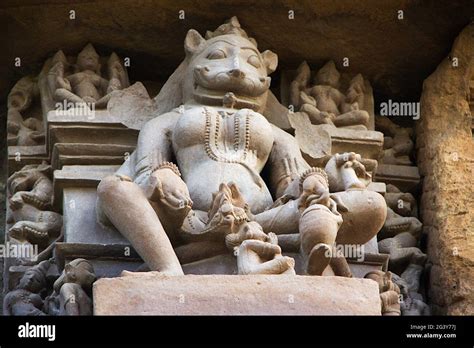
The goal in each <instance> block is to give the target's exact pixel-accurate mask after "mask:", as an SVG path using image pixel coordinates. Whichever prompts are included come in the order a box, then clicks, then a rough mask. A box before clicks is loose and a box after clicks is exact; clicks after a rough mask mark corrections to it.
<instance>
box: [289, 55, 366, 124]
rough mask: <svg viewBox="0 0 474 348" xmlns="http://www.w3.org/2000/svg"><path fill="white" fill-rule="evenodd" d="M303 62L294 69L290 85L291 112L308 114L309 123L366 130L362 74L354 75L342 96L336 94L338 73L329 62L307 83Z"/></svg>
mask: <svg viewBox="0 0 474 348" xmlns="http://www.w3.org/2000/svg"><path fill="white" fill-rule="evenodd" d="M310 79H311V70H310V68H309V66H308V64H307V63H306V62H303V63H301V65H300V66H299V67H298V69H297V73H296V77H295V79H294V80H293V81H292V83H291V85H290V103H291V105H293V107H294V108H295V111H301V112H305V113H307V114H308V116H309V117H310V119H311V121H312V123H313V124H331V125H334V126H336V127H350V128H354V129H367V128H368V125H369V119H370V115H369V113H368V112H367V111H366V110H364V94H365V93H366V92H365V86H364V79H363V77H362V75H360V74H358V75H356V76H355V77H354V78H353V79H352V80H351V81H350V83H349V87H348V89H347V91H346V92H345V93H342V92H341V91H340V87H341V86H340V73H339V72H338V71H337V69H336V65H335V64H334V62H333V61H329V62H327V63H326V64H325V65H324V66H323V67H322V68H321V69H320V70H319V71H318V72H317V74H316V76H315V78H314V80H313V81H312V82H311V81H310Z"/></svg>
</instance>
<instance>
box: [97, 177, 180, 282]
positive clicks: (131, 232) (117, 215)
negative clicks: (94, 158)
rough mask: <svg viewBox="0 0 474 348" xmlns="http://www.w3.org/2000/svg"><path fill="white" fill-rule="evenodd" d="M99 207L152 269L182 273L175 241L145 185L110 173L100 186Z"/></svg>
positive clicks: (174, 273) (98, 189)
mask: <svg viewBox="0 0 474 348" xmlns="http://www.w3.org/2000/svg"><path fill="white" fill-rule="evenodd" d="M97 193H98V203H99V206H100V207H99V209H100V210H101V212H102V213H103V214H105V215H106V216H107V218H108V219H109V220H110V222H111V223H112V224H113V225H114V226H115V227H116V228H117V229H118V230H119V231H120V233H122V234H123V235H124V236H125V237H126V238H127V239H128V240H129V241H130V243H131V244H132V246H133V247H134V248H135V250H136V251H137V252H138V254H139V255H140V256H141V257H142V258H143V260H144V261H145V262H146V263H147V265H148V266H149V267H150V269H151V270H157V271H160V272H163V273H167V274H172V275H182V274H183V270H182V268H181V265H180V263H179V261H178V258H177V256H176V254H175V252H174V250H173V247H172V245H171V242H170V240H169V238H168V236H167V235H166V232H165V230H164V228H163V226H162V224H161V222H160V220H159V218H158V217H157V215H156V212H155V210H154V209H153V207H152V206H151V204H150V203H149V202H148V200H147V198H146V197H145V195H144V193H143V191H142V190H141V188H140V187H139V186H138V185H136V184H135V183H133V182H131V181H127V180H123V179H121V178H120V177H118V176H109V177H106V178H105V179H103V180H102V181H101V183H100V184H99V187H98V188H97Z"/></svg>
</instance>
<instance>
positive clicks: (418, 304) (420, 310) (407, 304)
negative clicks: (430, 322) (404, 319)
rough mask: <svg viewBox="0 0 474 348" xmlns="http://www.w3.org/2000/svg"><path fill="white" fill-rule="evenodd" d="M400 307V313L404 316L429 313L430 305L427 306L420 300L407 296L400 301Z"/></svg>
mask: <svg viewBox="0 0 474 348" xmlns="http://www.w3.org/2000/svg"><path fill="white" fill-rule="evenodd" d="M400 309H401V311H402V315H404V316H405V315H406V316H409V315H411V316H415V315H416V316H419V315H425V316H426V315H431V309H430V306H428V305H427V304H426V303H425V302H423V301H422V300H419V299H416V298H412V297H407V298H405V299H404V300H403V302H401V303H400Z"/></svg>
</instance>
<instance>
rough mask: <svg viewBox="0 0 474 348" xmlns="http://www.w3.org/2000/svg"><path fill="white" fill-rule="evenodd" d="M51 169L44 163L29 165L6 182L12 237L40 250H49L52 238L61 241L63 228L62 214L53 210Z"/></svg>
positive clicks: (9, 232)
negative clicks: (34, 245)
mask: <svg viewBox="0 0 474 348" xmlns="http://www.w3.org/2000/svg"><path fill="white" fill-rule="evenodd" d="M50 173H51V167H50V166H49V165H47V164H45V163H43V164H40V165H27V166H25V167H23V168H22V169H21V170H20V171H17V172H15V173H14V174H12V175H11V176H10V177H9V178H8V181H7V187H8V193H9V195H11V197H10V198H9V200H8V202H9V210H8V215H7V223H8V224H11V225H12V226H11V227H10V229H9V231H8V234H9V236H10V237H12V238H14V239H16V240H18V241H20V242H28V243H32V244H38V245H39V247H40V248H44V247H46V246H47V245H48V244H49V242H50V239H51V238H55V237H58V236H59V234H60V231H61V227H62V217H61V215H60V214H58V213H55V212H53V211H49V210H46V209H50V208H51V202H52V193H53V188H52V182H51V180H50V179H49V177H48V176H49V175H50Z"/></svg>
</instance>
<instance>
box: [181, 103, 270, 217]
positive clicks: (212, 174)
mask: <svg viewBox="0 0 474 348" xmlns="http://www.w3.org/2000/svg"><path fill="white" fill-rule="evenodd" d="M172 142H173V150H174V154H175V156H176V160H177V164H178V166H179V168H180V170H181V172H182V174H183V179H184V181H185V182H186V184H187V185H188V189H189V191H190V194H191V199H192V200H193V202H194V208H195V209H199V210H205V211H207V210H208V209H209V207H210V205H211V201H212V193H214V192H217V191H218V190H219V185H220V184H221V183H229V182H234V183H235V184H237V186H238V187H239V189H240V191H241V192H242V194H243V196H244V198H245V199H246V201H247V203H248V204H249V206H250V209H251V210H252V211H253V212H261V211H263V210H264V209H265V208H267V207H268V206H269V205H271V204H272V197H271V195H270V192H269V191H268V189H267V187H266V185H265V183H264V182H263V180H262V178H261V177H260V171H261V170H262V169H263V167H264V166H265V163H266V162H267V160H268V157H269V155H270V151H271V149H272V146H273V132H272V129H271V126H270V124H269V123H268V121H267V120H266V119H265V118H264V117H263V116H262V115H260V114H258V113H256V112H253V111H251V110H247V109H242V110H231V111H230V112H228V111H226V112H224V111H222V110H219V109H217V108H210V107H209V108H201V107H198V108H192V109H189V110H187V111H186V112H185V113H184V114H183V115H182V116H181V117H180V119H179V121H178V123H177V124H176V127H175V129H174V131H173V136H172Z"/></svg>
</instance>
